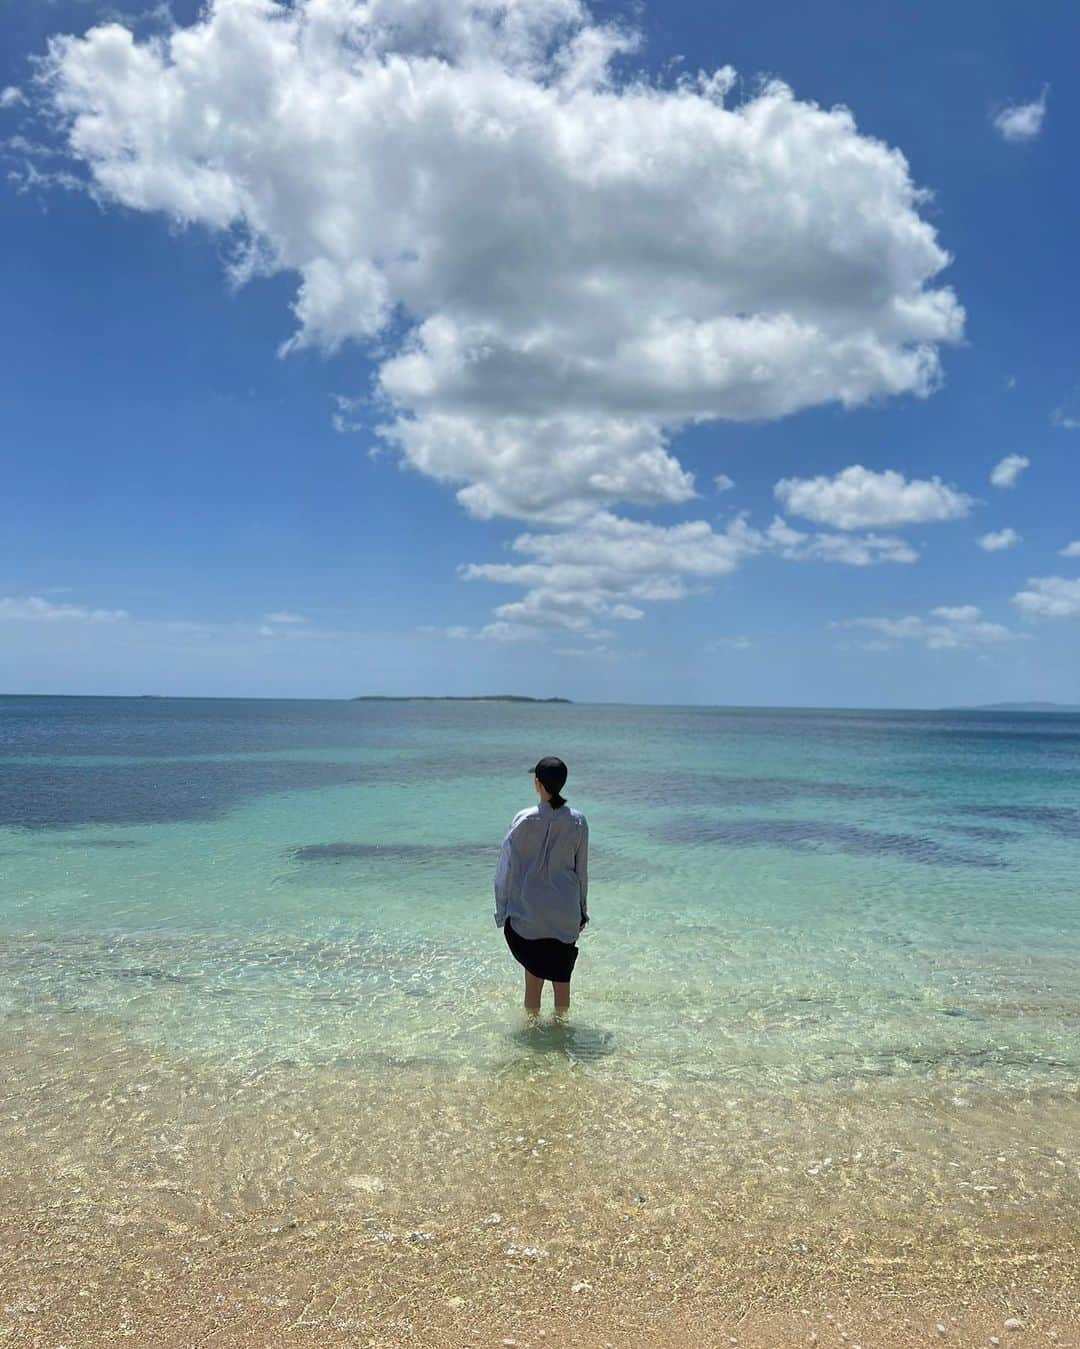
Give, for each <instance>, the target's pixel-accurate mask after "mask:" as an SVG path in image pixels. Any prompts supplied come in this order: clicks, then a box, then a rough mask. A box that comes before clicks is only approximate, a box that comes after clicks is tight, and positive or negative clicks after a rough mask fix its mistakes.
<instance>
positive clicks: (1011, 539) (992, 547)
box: [975, 528, 1020, 553]
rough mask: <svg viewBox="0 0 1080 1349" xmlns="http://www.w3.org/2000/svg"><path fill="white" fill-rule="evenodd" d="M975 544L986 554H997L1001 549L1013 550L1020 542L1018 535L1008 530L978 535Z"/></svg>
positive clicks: (1014, 531)
mask: <svg viewBox="0 0 1080 1349" xmlns="http://www.w3.org/2000/svg"><path fill="white" fill-rule="evenodd" d="M975 542H976V543H977V544H978V545H979V547H980V548H984V549H985V550H986V551H987V552H988V553H999V552H1001V550H1002V549H1003V548H1014V547H1015V546H1016V545H1017V544H1018V543H1019V542H1020V535H1019V534H1018V533H1017V532H1016V530H1015V529H1010V528H1006V529H999V530H996V531H995V530H991V531H990V533H989V534H982V535H980V536H979V538H977V539H976V540H975Z"/></svg>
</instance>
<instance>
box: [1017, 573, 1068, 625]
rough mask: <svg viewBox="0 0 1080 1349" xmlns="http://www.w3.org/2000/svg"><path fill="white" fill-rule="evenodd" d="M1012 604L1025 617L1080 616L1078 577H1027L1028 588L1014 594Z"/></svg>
mask: <svg viewBox="0 0 1080 1349" xmlns="http://www.w3.org/2000/svg"><path fill="white" fill-rule="evenodd" d="M1013 604H1015V605H1016V607H1017V608H1018V609H1019V610H1020V612H1021V613H1022V614H1024V616H1025V617H1027V618H1077V617H1080V579H1077V580H1069V579H1067V578H1066V577H1064V576H1032V577H1029V579H1028V589H1027V590H1021V591H1019V592H1018V593H1017V594H1015V595H1014V596H1013Z"/></svg>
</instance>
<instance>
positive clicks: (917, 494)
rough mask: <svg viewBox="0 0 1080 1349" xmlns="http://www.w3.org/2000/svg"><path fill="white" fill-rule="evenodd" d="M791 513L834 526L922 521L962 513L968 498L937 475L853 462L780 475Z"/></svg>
mask: <svg viewBox="0 0 1080 1349" xmlns="http://www.w3.org/2000/svg"><path fill="white" fill-rule="evenodd" d="M773 493H774V495H775V496H776V498H777V500H779V501H781V502H782V503H783V504H784V506H785V507H786V508H787V510H788V512H789V513H790V514H791V515H801V516H803V517H805V518H806V519H807V520H814V521H816V522H817V523H818V524H823V525H832V526H833V527H834V528H836V529H866V528H873V527H875V526H881V525H884V526H896V525H923V524H929V523H931V522H933V521H937V520H957V519H959V518H960V517H961V516H964V515H967V513H968V512H969V511H970V509H971V507H972V504H973V503H972V500H971V498H970V497H969V496H966V495H965V494H964V493H963V492H958V491H957V490H956V488H955V487H950V486H948V485H947V484H946V483H943V482H942V481H941V479H940V478H937V477H934V478H930V479H920V478H912V479H911V480H910V481H909V480H908V479H907V478H905V477H904V475H903V474H902V473H897V472H896V470H895V469H891V468H888V469H885V470H884V471H883V472H875V471H874V470H873V469H868V468H864V467H863V466H862V464H852V465H851V466H850V467H848V468H845V469H844V470H843V471H842V472H840V473H837V474H835V475H834V476H833V477H831V478H829V477H826V476H825V475H821V476H819V477H816V478H781V479H780V481H779V482H778V483H777V484H776V486H775V487H774V488H773Z"/></svg>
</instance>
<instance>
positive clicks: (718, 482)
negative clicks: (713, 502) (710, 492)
mask: <svg viewBox="0 0 1080 1349" xmlns="http://www.w3.org/2000/svg"><path fill="white" fill-rule="evenodd" d="M713 484H714V486H715V487H716V490H717V491H718V492H730V491H731V489H732V488H733V487H734V486H735V479H734V478H729V477H728V475H727V474H726V473H717V474H716V475H715V477H714V478H713Z"/></svg>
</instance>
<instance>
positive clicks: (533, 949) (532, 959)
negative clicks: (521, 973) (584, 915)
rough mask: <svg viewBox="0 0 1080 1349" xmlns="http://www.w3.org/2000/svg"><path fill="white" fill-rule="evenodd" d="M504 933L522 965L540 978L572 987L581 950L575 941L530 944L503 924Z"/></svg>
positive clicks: (548, 940)
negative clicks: (579, 950) (569, 984)
mask: <svg viewBox="0 0 1080 1349" xmlns="http://www.w3.org/2000/svg"><path fill="white" fill-rule="evenodd" d="M503 934H504V935H505V937H506V944H507V946H509V948H510V951H511V954H512V955H513V957H514V959H515V960H516V961H517V963H518V964H519V965H524V966H525V968H526V969H527V970H528V971H529V973H530V974H531V975H532V976H533V977H534V978H536V979H550V980H551V981H552V982H553V983H556V984H568V983H569V982H570V976H571V974H573V972H574V963H575V962H576V960H577V955H578V949H577V945H576V944H575V943H574V942H565V941H559V940H558V939H557V938H555V937H536V938H534V939H533V940H532V941H530V940H529V939H528V938H527V937H523V936H521V934H520V933H518V932H515V931H514V929H513V928H512V927H511V926H510V919H509V918H507V919H506V921H505V922H504V923H503Z"/></svg>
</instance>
